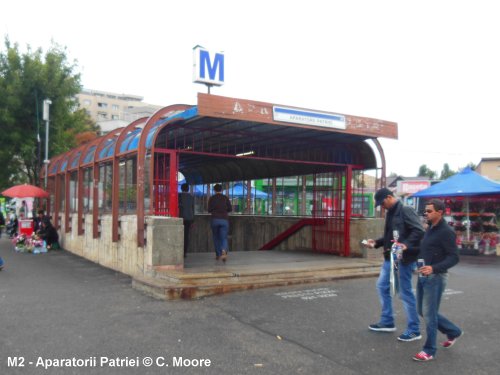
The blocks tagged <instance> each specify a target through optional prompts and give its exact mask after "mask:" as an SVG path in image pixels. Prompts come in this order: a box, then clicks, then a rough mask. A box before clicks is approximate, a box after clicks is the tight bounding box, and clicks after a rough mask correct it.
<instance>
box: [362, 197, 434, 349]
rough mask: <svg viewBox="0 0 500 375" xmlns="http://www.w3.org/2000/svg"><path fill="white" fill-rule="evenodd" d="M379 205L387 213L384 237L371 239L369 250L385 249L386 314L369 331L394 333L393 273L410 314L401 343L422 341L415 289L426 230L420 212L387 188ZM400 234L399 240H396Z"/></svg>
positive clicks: (381, 285) (381, 290) (382, 292)
mask: <svg viewBox="0 0 500 375" xmlns="http://www.w3.org/2000/svg"><path fill="white" fill-rule="evenodd" d="M375 206H382V207H383V208H385V209H386V210H387V214H386V218H385V228H384V235H383V236H382V237H380V238H379V239H377V240H373V239H369V240H367V243H366V245H367V246H368V247H371V248H373V247H375V248H379V247H382V246H383V249H384V262H383V264H382V268H381V270H380V276H379V278H378V280H377V291H378V294H379V299H380V304H381V306H382V312H381V316H380V320H379V322H378V323H375V324H370V325H369V327H368V328H369V329H370V330H372V331H377V332H394V331H396V325H395V322H394V312H393V306H392V295H391V284H390V279H391V273H392V272H394V273H395V275H394V277H395V282H396V285H398V289H399V298H400V299H401V301H402V302H403V307H404V310H405V314H406V320H407V326H406V330H405V331H404V332H403V333H402V334H401V335H399V336H398V340H400V341H414V340H420V339H421V338H422V335H421V334H420V320H419V318H418V314H417V303H416V300H415V294H414V293H413V287H412V275H413V270H414V269H415V267H416V265H415V264H416V263H415V262H416V260H417V255H418V252H419V245H420V240H421V239H422V237H423V236H424V228H423V227H422V224H421V223H420V220H419V218H418V215H417V213H416V212H415V210H414V209H413V208H411V207H408V206H404V205H403V204H402V203H401V202H400V201H399V200H398V199H397V198H396V197H395V196H394V193H393V192H392V191H391V190H389V189H387V188H382V189H379V190H378V191H377V192H376V193H375ZM395 233H397V238H395ZM394 241H397V243H398V246H399V247H400V249H401V250H402V252H401V255H400V259H398V260H396V261H395V266H396V267H397V272H395V270H394V269H391V267H392V265H391V258H390V257H392V256H393V254H392V245H393V244H394Z"/></svg>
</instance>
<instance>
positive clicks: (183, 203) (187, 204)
mask: <svg viewBox="0 0 500 375" xmlns="http://www.w3.org/2000/svg"><path fill="white" fill-rule="evenodd" d="M178 198H179V199H178V201H179V217H182V222H183V224H184V258H185V257H186V255H187V250H188V247H189V230H190V229H191V226H192V225H193V222H194V197H193V194H190V193H189V185H188V184H187V183H184V184H182V185H181V193H179V196H178Z"/></svg>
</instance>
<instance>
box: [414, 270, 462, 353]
mask: <svg viewBox="0 0 500 375" xmlns="http://www.w3.org/2000/svg"><path fill="white" fill-rule="evenodd" d="M447 281H448V274H447V273H438V274H431V275H429V276H424V277H419V278H418V283H417V306H418V313H419V314H420V316H422V317H423V318H424V319H425V324H426V328H427V340H426V341H425V344H424V348H423V350H424V352H426V353H427V354H430V355H436V350H437V347H436V336H437V330H439V331H440V332H442V333H444V334H445V335H446V336H447V337H448V338H449V339H453V338H455V337H458V336H460V335H461V334H462V331H461V330H460V328H458V327H457V326H456V325H455V324H453V323H452V322H450V321H449V320H448V319H446V318H445V317H444V316H442V315H441V314H439V305H440V303H441V296H442V295H443V292H444V290H445V289H446V283H447Z"/></svg>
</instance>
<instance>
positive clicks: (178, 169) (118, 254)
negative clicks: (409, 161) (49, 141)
mask: <svg viewBox="0 0 500 375" xmlns="http://www.w3.org/2000/svg"><path fill="white" fill-rule="evenodd" d="M379 137H386V138H397V124H396V123H393V122H389V121H384V120H378V119H371V118H364V117H358V116H351V115H341V114H336V113H331V112H324V111H316V110H307V109H301V108H296V107H284V106H281V105H277V104H272V103H265V102H258V101H251V100H245V99H238V98H227V97H221V96H216V95H210V94H198V101H197V104H196V105H185V104H176V105H171V106H168V107H165V108H162V109H161V110H159V111H158V112H156V113H155V114H154V115H152V116H151V117H145V118H141V119H138V120H136V121H134V122H132V123H130V124H129V125H128V126H126V127H124V128H119V129H115V130H113V131H112V132H110V133H108V134H106V135H104V136H102V137H100V138H96V139H94V140H92V141H90V142H88V143H86V144H82V145H80V146H79V147H78V148H75V149H73V150H70V151H68V152H66V153H64V154H61V155H59V156H56V157H54V158H52V159H51V161H50V163H49V165H48V168H46V169H45V168H44V169H43V170H42V171H41V178H42V179H44V178H45V177H46V176H45V173H47V174H48V176H47V178H48V190H49V191H50V204H49V206H48V207H47V211H48V212H47V213H48V214H49V215H51V216H52V217H53V221H54V224H55V226H56V228H58V229H60V230H61V237H62V242H63V245H64V246H65V248H67V249H69V250H70V251H74V252H75V253H77V254H81V255H82V256H85V257H88V258H89V259H91V260H94V261H98V262H100V263H102V264H105V265H106V266H108V267H111V268H113V269H118V270H122V271H123V272H125V273H128V274H136V273H143V274H145V273H147V272H149V270H151V269H152V267H156V266H169V267H173V268H179V267H180V268H182V267H183V263H182V256H181V257H180V258H179V256H178V255H179V254H178V249H179V248H182V237H180V236H178V233H177V232H178V231H179V229H180V227H179V220H178V219H176V218H177V216H178V203H177V199H178V190H179V182H180V180H181V179H184V180H185V182H186V183H188V185H189V186H190V189H191V192H192V193H193V194H194V195H195V202H196V214H197V215H198V216H199V217H200V218H201V219H203V220H205V223H208V219H209V217H208V215H207V212H206V203H207V201H208V198H209V197H210V195H211V194H212V187H213V185H214V184H215V183H221V184H222V186H223V188H224V194H226V195H228V197H229V198H230V199H231V202H232V204H233V207H234V208H235V211H234V213H233V214H232V215H230V220H232V221H233V223H232V225H233V224H236V225H235V226H234V227H235V232H234V233H233V236H232V237H233V238H232V241H233V244H237V246H235V248H233V249H231V250H233V251H234V250H236V251H238V250H241V251H252V250H253V251H255V250H257V249H260V250H271V249H281V247H284V249H285V250H288V249H289V247H291V246H292V245H293V249H294V250H295V249H297V248H300V249H307V250H308V251H313V252H320V253H328V254H330V253H331V254H337V255H341V256H349V255H350V243H349V241H350V233H349V231H350V228H351V224H352V220H353V218H355V217H370V216H372V217H373V207H372V206H370V204H372V201H373V192H374V191H375V190H376V189H377V188H378V187H380V186H381V185H383V184H384V183H385V160H384V155H383V150H382V148H381V146H380V143H379V142H378V138H379ZM367 171H370V172H372V171H373V173H372V176H371V177H370V176H368V175H367V174H366V172H367ZM369 177H370V178H369ZM165 223H168V225H169V226H170V228H171V229H172V233H174V232H175V233H177V234H175V235H174V234H173V235H172V238H174V239H175V240H174V243H168V247H167V248H166V246H165V241H163V240H160V237H161V234H162V233H163V232H162V231H163V230H164V229H160V227H161V228H163V227H162V225H167V224H165ZM199 228H201V226H200V227H199ZM165 230H166V229H165ZM201 235H202V236H203V235H204V237H205V238H202V240H203V241H204V242H203V241H200V243H198V244H197V249H196V250H199V252H201V251H205V252H208V251H209V248H210V246H211V244H210V242H209V240H208V238H209V237H210V235H209V233H208V231H207V232H205V234H203V233H202V234H201ZM147 236H149V237H147ZM155 236H156V237H155ZM148 238H149V242H148ZM296 238H299V240H298V241H297V243H298V244H292V245H290V244H289V242H293V241H294V239H296ZM169 240H170V239H169ZM162 241H163V242H162ZM175 241H177V242H175ZM178 242H179V243H178ZM230 246H231V245H230ZM146 249H147V251H145V250H146Z"/></svg>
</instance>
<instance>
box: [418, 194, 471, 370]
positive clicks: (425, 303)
mask: <svg viewBox="0 0 500 375" xmlns="http://www.w3.org/2000/svg"><path fill="white" fill-rule="evenodd" d="M444 212H445V205H444V202H443V201H440V200H438V199H432V200H431V201H429V203H427V204H426V205H425V211H424V215H425V217H426V219H427V220H428V222H429V228H428V229H427V232H426V233H425V236H424V239H423V240H422V243H421V244H420V254H419V258H420V259H422V260H423V265H422V266H421V267H420V268H419V269H418V272H419V274H420V275H421V276H419V278H418V282H417V308H418V313H419V314H420V316H422V317H423V318H424V319H425V324H426V328H427V339H426V341H425V344H424V347H423V348H422V351H420V352H419V353H417V354H415V355H414V356H413V359H414V360H415V361H421V362H427V361H431V360H433V359H434V357H435V355H436V351H437V345H436V341H437V338H436V336H437V331H438V330H439V331H440V332H441V333H444V334H445V335H446V341H444V342H442V343H441V346H442V347H443V348H449V347H451V346H453V345H454V344H455V342H456V341H457V339H458V338H459V337H461V336H462V335H463V331H462V330H461V329H460V328H458V327H457V326H456V325H455V324H454V323H452V322H451V321H449V320H448V319H447V318H445V317H444V316H443V315H441V314H440V313H439V306H440V304H441V297H442V295H443V292H444V290H445V289H446V284H447V281H448V269H450V268H451V267H453V266H455V265H456V264H457V263H458V261H459V258H458V248H457V243H456V235H455V232H454V231H453V229H452V228H451V227H450V226H449V225H448V223H447V222H446V221H445V220H444V219H443V215H444Z"/></svg>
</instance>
